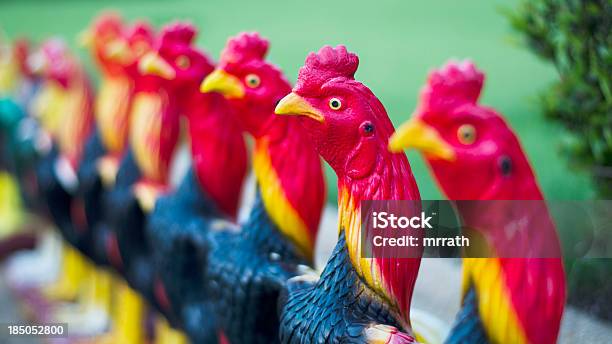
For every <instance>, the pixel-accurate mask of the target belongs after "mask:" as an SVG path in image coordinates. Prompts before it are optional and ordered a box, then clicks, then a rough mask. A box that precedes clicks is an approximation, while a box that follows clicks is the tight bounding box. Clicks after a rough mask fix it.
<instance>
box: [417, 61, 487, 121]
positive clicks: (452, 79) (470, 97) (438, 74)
mask: <svg viewBox="0 0 612 344" xmlns="http://www.w3.org/2000/svg"><path fill="white" fill-rule="evenodd" d="M483 83H484V73H483V72H481V71H480V70H478V69H477V68H476V66H475V65H474V63H472V62H471V61H469V60H466V61H463V62H455V61H450V62H448V63H447V64H446V65H445V66H444V67H442V68H440V69H438V70H434V71H433V72H431V73H430V74H429V78H428V79H427V84H426V85H425V87H424V88H423V90H422V92H421V99H422V106H424V107H426V108H428V109H435V110H440V111H444V110H445V109H447V108H448V107H449V106H456V105H457V103H472V104H473V103H476V102H477V101H478V97H479V96H480V91H481V90H482V86H483Z"/></svg>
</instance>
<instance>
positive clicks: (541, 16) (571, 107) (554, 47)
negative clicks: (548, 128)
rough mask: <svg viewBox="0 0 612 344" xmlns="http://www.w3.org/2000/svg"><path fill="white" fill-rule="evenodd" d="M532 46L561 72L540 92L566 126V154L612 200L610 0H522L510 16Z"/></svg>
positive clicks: (552, 113) (545, 105) (548, 109)
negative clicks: (592, 178)
mask: <svg viewBox="0 0 612 344" xmlns="http://www.w3.org/2000/svg"><path fill="white" fill-rule="evenodd" d="M510 17H511V21H512V24H513V26H514V27H515V28H516V29H518V30H519V31H520V32H522V33H523V35H524V37H525V40H526V42H527V44H528V46H529V48H530V49H531V50H533V51H534V52H535V53H536V54H538V55H539V56H541V57H542V58H544V59H546V60H548V61H550V62H552V63H553V64H554V65H555V67H556V69H557V72H558V73H559V75H560V79H559V81H558V82H556V83H555V84H553V85H552V86H551V87H550V88H549V89H548V90H546V91H545V92H544V93H543V94H542V95H541V104H542V110H543V112H544V114H545V115H546V116H547V117H548V118H551V119H553V120H555V121H558V122H560V123H562V124H563V125H564V126H565V127H566V128H567V129H568V131H567V133H566V134H565V135H564V138H563V140H562V141H561V143H562V147H563V152H564V153H565V154H566V155H567V156H568V157H569V159H570V162H571V163H572V165H574V166H580V167H583V168H587V169H588V170H589V171H590V172H591V173H592V175H593V177H594V179H595V182H596V185H597V189H598V193H599V194H600V196H601V197H603V198H606V199H611V198H612V1H610V0H538V1H524V2H523V3H522V4H521V6H520V9H519V10H518V11H517V12H516V13H513V14H511V16H510Z"/></svg>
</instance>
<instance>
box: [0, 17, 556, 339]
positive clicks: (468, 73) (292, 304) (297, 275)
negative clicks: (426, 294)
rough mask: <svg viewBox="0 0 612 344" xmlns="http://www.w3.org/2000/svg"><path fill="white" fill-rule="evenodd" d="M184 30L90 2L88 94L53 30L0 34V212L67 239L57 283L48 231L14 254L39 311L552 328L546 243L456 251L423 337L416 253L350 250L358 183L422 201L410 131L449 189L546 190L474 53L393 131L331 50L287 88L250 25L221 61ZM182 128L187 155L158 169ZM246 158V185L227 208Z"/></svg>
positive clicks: (172, 323) (342, 334) (104, 332)
mask: <svg viewBox="0 0 612 344" xmlns="http://www.w3.org/2000/svg"><path fill="white" fill-rule="evenodd" d="M195 36H196V29H195V27H194V26H192V25H191V24H189V23H183V22H179V23H174V24H171V25H168V26H166V27H164V28H163V29H161V30H160V31H159V32H155V31H154V29H153V28H152V27H151V26H150V25H149V24H147V23H146V22H135V23H131V24H127V23H125V21H124V20H123V19H122V18H121V17H120V16H119V15H118V14H116V13H104V14H101V15H100V16H99V17H98V18H96V19H95V20H94V22H93V23H92V24H91V26H90V27H89V28H88V29H87V30H86V31H85V33H83V34H82V35H81V36H80V40H81V42H82V43H83V44H84V46H86V47H88V49H89V50H90V52H91V55H92V57H93V59H94V61H95V62H96V64H97V66H98V69H99V72H100V73H101V74H100V75H101V81H100V83H99V88H98V90H97V92H96V91H94V89H93V87H92V85H91V82H90V79H89V78H88V75H87V73H86V70H85V69H84V67H83V65H82V64H81V63H80V62H79V60H78V59H77V58H76V57H75V56H74V55H73V54H71V53H70V52H69V50H68V49H67V46H66V44H65V43H63V42H62V41H61V40H58V39H49V40H47V41H45V42H43V43H42V44H41V45H40V46H39V47H37V48H36V49H34V48H33V47H32V46H31V45H30V44H28V43H27V42H26V41H15V42H14V44H13V45H12V48H9V47H8V46H7V45H6V44H5V46H4V48H3V50H2V51H1V53H2V65H1V66H0V74H1V85H2V90H1V91H2V94H1V95H2V103H1V105H0V116H1V117H2V149H3V151H2V155H1V157H2V165H1V167H2V170H3V173H2V177H1V182H2V185H1V186H0V187H1V188H2V198H3V201H2V209H0V211H2V215H1V216H2V222H3V225H5V227H7V228H8V227H12V228H18V227H19V228H22V227H24V223H25V222H28V220H27V218H26V217H24V216H22V215H20V214H22V212H23V211H21V210H19V209H20V206H19V202H20V201H19V200H20V199H22V200H23V203H24V207H23V208H25V209H26V210H25V211H27V212H29V213H31V214H38V215H39V217H40V218H43V219H44V218H47V219H51V220H52V221H51V223H53V224H54V226H55V227H56V228H57V229H58V230H59V233H61V237H62V238H63V242H65V243H67V244H63V245H62V249H61V251H62V253H61V268H60V269H59V270H60V271H59V273H58V275H57V276H58V277H57V278H56V279H55V280H53V279H52V278H51V277H49V275H50V272H49V270H52V269H50V268H49V264H47V265H45V262H46V261H48V260H49V259H51V258H49V253H48V252H47V253H44V252H43V251H45V250H44V249H43V248H40V247H41V246H45V247H46V246H53V245H57V244H58V242H54V240H53V239H52V238H53V236H54V234H53V232H52V231H44V233H45V234H42V237H43V239H40V240H39V244H38V246H39V248H38V249H37V250H36V251H33V252H34V253H32V252H30V253H28V255H25V254H22V255H21V256H19V255H18V256H16V257H15V259H12V261H11V264H10V265H9V267H8V268H7V275H8V277H9V280H10V283H11V284H12V286H13V288H14V289H15V290H17V292H18V293H20V294H21V295H22V296H23V298H24V299H27V300H29V303H30V304H31V305H34V306H32V309H34V312H35V313H36V315H37V316H38V320H39V321H42V322H45V321H59V322H67V323H69V326H70V327H71V330H72V331H71V335H72V336H73V337H74V339H75V341H76V342H79V340H80V341H81V342H90V341H91V340H92V339H91V338H92V333H93V334H95V336H93V338H96V339H95V342H101V343H106V342H108V343H143V342H156V343H183V342H185V341H187V340H188V341H190V342H192V343H232V344H236V343H273V342H282V343H328V342H329V343H413V342H436V341H445V342H447V343H555V342H556V341H557V336H558V332H559V327H560V322H561V317H562V314H563V309H564V303H565V279H564V271H563V265H562V262H561V260H560V259H558V258H542V259H514V258H486V259H485V258H483V259H475V258H465V259H464V261H463V271H464V283H463V284H464V288H463V294H462V295H463V296H462V306H461V310H460V312H459V314H458V315H457V318H456V322H455V323H454V324H453V326H452V327H451V328H450V331H449V332H448V333H434V334H432V333H428V331H427V330H426V329H423V330H420V329H419V328H414V329H413V327H412V325H411V317H410V309H411V298H412V293H413V288H414V286H415V281H416V278H417V274H418V271H419V266H420V259H419V258H365V257H362V256H361V255H362V252H361V250H360V243H359V238H360V231H361V217H360V207H361V201H362V200H419V199H420V195H419V190H418V188H417V184H416V182H415V179H414V176H413V175H412V172H411V169H410V165H409V163H408V160H407V157H406V156H405V155H404V154H403V153H402V151H403V149H405V148H415V149H417V150H420V151H421V152H422V153H424V155H425V157H426V160H427V162H428V163H429V165H430V167H431V170H432V172H433V174H434V176H435V178H436V179H437V181H438V183H439V185H440V187H441V188H442V190H443V191H444V193H445V194H446V195H447V196H448V197H449V199H453V200H470V199H472V200H482V199H485V200H486V199H490V200H496V199H501V200H540V199H542V193H541V192H540V189H539V187H538V184H537V181H536V179H535V177H534V174H533V172H532V170H531V167H530V165H529V162H528V161H527V158H526V156H525V155H524V152H523V151H522V149H521V146H520V143H519V141H518V139H517V137H516V136H515V134H514V133H513V132H512V129H511V128H510V127H509V126H508V124H507V123H506V122H505V121H504V119H503V118H502V116H501V115H500V114H498V113H497V112H496V111H495V110H493V109H491V108H488V107H485V106H482V105H480V104H479V101H478V98H479V95H480V92H481V89H482V87H483V82H484V74H483V73H482V72H481V71H479V70H478V69H476V67H475V66H474V65H473V64H472V63H471V62H461V63H457V62H450V63H448V64H447V65H446V66H444V67H443V68H441V69H439V70H436V71H433V72H432V73H431V74H430V75H429V78H428V80H427V83H426V85H425V86H424V88H423V91H422V93H421V98H420V104H419V106H418V108H417V109H416V111H415V113H414V115H413V117H412V118H411V119H410V120H409V121H407V122H406V123H404V124H403V125H402V126H401V127H400V128H399V129H398V130H397V131H395V129H394V127H393V125H392V123H391V121H390V119H389V117H388V116H387V114H386V111H385V109H384V107H383V105H382V104H381V102H380V101H379V99H378V98H377V97H376V96H375V95H374V94H373V93H372V92H371V91H370V89H368V88H367V87H366V86H365V85H364V84H362V83H361V82H359V81H357V80H355V78H354V74H355V72H356V70H357V67H358V63H359V60H358V57H357V55H356V54H354V53H351V52H349V51H347V49H346V48H345V47H344V46H337V47H335V48H334V47H330V46H325V47H323V48H321V49H320V50H319V51H318V52H317V53H311V54H309V55H308V57H307V58H306V61H305V64H304V66H303V67H302V68H301V69H300V71H299V75H298V77H297V83H296V84H295V85H294V86H293V87H292V85H291V84H290V83H289V82H288V81H287V78H286V77H285V75H284V74H283V72H282V71H281V70H280V69H279V68H278V67H276V66H275V65H274V64H272V63H271V62H269V61H268V60H267V59H266V54H267V52H268V47H269V42H268V41H267V40H266V39H264V38H262V37H261V36H260V35H259V34H257V33H241V34H239V35H237V36H235V37H232V38H230V39H229V40H228V42H227V45H226V46H225V49H224V50H223V52H222V53H221V56H220V59H219V62H218V63H215V62H213V60H212V59H211V58H209V57H208V56H207V55H206V54H205V53H204V52H203V51H202V50H200V49H199V48H197V47H196V46H195V43H194V40H195ZM287 115H291V116H287ZM183 129H186V133H188V135H182V130H183ZM184 136H187V137H188V138H189V139H188V140H187V142H189V145H190V153H191V159H190V161H191V165H190V166H189V168H188V170H187V172H186V173H185V175H184V177H183V179H182V181H181V182H180V183H177V186H176V187H173V186H172V183H170V175H171V174H172V166H173V165H172V161H173V159H174V157H175V155H176V154H177V153H176V147H177V145H178V144H179V143H180V142H181V140H182V139H183V137H184ZM245 138H246V139H248V141H245ZM250 141H252V144H249V145H247V142H250ZM321 158H322V159H323V160H324V161H326V162H327V163H328V164H329V165H330V166H331V167H332V169H333V170H334V171H335V173H336V174H337V176H338V195H339V196H338V208H339V210H338V211H339V218H338V233H339V234H338V242H337V245H336V247H335V249H334V250H333V253H332V254H331V257H330V258H329V260H328V262H327V264H326V265H325V267H324V268H323V270H322V271H320V272H317V271H316V270H315V269H314V268H313V265H314V251H315V249H314V248H315V242H316V240H317V232H318V230H319V225H320V220H321V214H322V210H323V208H324V204H325V195H326V185H325V178H324V173H323V170H322V163H321ZM249 167H252V171H253V175H254V179H255V184H256V186H255V196H254V201H253V204H252V205H250V208H249V212H248V213H247V216H245V220H244V221H238V220H237V214H238V211H239V204H240V202H241V198H240V195H241V193H242V186H243V184H244V183H243V182H244V179H245V177H246V176H247V172H248V170H249ZM9 173H10V174H9ZM11 174H12V176H13V177H11ZM543 216H544V217H547V215H546V214H543ZM28 218H31V216H30V217H28ZM532 224H533V223H530V222H529V221H527V222H523V223H522V225H523V226H526V227H530V226H531V225H532ZM499 225H500V226H502V225H503V224H499ZM26 227H27V226H26ZM544 227H545V228H543V229H542V230H543V231H545V230H552V231H553V233H552V237H553V238H555V240H556V235H555V234H554V227H553V226H552V225H551V226H544ZM547 228H548V229H547ZM8 230H9V229H3V231H4V232H7V231H8ZM530 230H531V231H537V230H539V228H530ZM483 235H485V236H486V233H483ZM3 236H4V237H7V235H6V233H4V234H3ZM555 240H553V241H552V243H551V245H556V244H558V242H556V241H555ZM491 249H493V250H494V249H495V247H494V246H493V247H491ZM47 251H49V250H47ZM45 254H47V256H44V255H45ZM34 256H35V257H34ZM33 257H34V258H33ZM18 258H21V259H18ZM45 276H46V277H45ZM41 318H42V319H41ZM92 323H93V324H97V325H95V326H94V325H92ZM92 327H93V329H92ZM430 332H431V331H430ZM84 335H88V336H89V337H84ZM83 338H89V339H88V340H87V341H83Z"/></svg>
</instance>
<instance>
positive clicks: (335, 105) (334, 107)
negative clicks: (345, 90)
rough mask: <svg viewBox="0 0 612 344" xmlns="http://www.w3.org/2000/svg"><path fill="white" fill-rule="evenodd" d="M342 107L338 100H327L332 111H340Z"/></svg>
mask: <svg viewBox="0 0 612 344" xmlns="http://www.w3.org/2000/svg"><path fill="white" fill-rule="evenodd" d="M341 107H342V102H340V99H338V98H332V99H330V100H329V108H330V109H332V110H340V108H341Z"/></svg>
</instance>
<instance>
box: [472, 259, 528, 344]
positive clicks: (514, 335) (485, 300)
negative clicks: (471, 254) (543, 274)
mask: <svg viewBox="0 0 612 344" xmlns="http://www.w3.org/2000/svg"><path fill="white" fill-rule="evenodd" d="M470 283H472V285H473V286H474V287H475V288H476V294H477V295H478V313H479V314H480V318H481V320H482V322H483V325H484V328H485V331H486V332H487V336H488V337H489V338H491V339H492V340H493V342H496V343H516V344H522V343H528V340H527V335H526V334H525V331H524V330H523V328H522V326H521V325H520V322H519V320H518V317H517V315H516V312H515V311H514V308H513V307H512V304H511V295H510V293H509V291H508V289H507V287H506V285H505V284H504V276H503V270H502V268H501V265H500V262H499V260H498V259H495V258H464V259H463V291H464V293H465V292H466V291H467V289H468V288H469V285H470Z"/></svg>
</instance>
